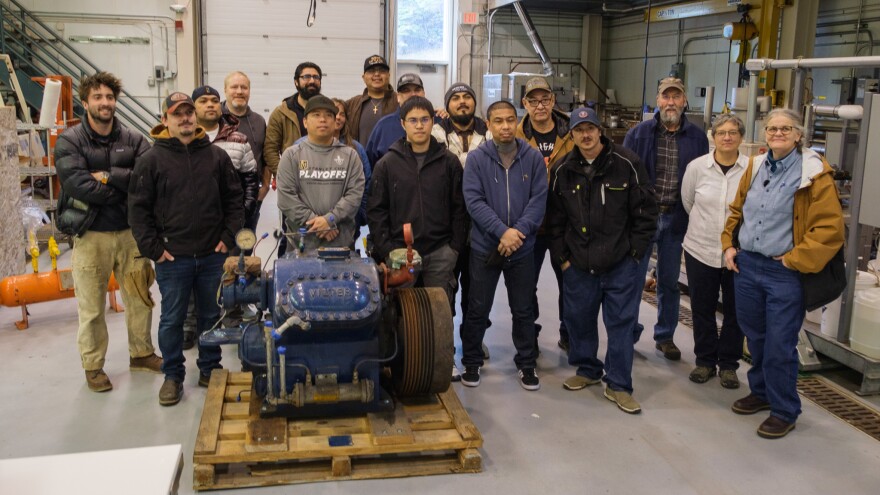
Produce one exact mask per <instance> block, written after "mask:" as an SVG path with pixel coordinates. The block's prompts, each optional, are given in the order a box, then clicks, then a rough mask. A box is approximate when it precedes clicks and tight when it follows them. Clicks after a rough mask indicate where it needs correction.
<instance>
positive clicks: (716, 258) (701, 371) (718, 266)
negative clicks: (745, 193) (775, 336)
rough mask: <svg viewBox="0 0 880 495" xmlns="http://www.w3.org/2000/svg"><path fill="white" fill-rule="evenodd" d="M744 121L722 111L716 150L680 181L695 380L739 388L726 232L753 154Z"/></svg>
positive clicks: (739, 339)
mask: <svg viewBox="0 0 880 495" xmlns="http://www.w3.org/2000/svg"><path fill="white" fill-rule="evenodd" d="M745 129H746V127H745V125H744V124H743V122H742V120H740V118H739V117H737V116H735V115H732V114H729V113H728V114H721V115H719V116H717V117H715V121H714V122H712V140H713V141H714V142H715V151H714V152H712V153H708V154H706V155H703V156H701V157H699V158H697V159H696V160H694V161H692V162H691V163H689V164H688V166H687V170H685V172H684V178H683V179H682V181H681V201H682V204H683V205H684V210H685V211H686V212H687V213H688V215H689V216H690V218H689V220H688V228H687V233H686V234H685V236H684V243H683V247H684V261H685V267H686V269H687V281H688V289H689V290H688V293H689V294H690V298H691V313H693V321H694V354H695V355H696V361H697V366H696V367H695V368H694V369H693V371H691V373H690V376H689V378H690V380H691V381H692V382H694V383H706V382H708V381H709V379H710V378H712V377H713V376H715V375H716V374H717V375H718V376H719V377H720V381H721V386H722V387H724V388H731V389H732V388H739V378H737V376H736V370H737V368H739V358H740V357H742V345H743V336H742V331H741V330H740V328H739V324H737V322H736V310H735V307H736V306H735V304H734V300H735V297H734V289H733V272H732V271H730V270H728V269H727V268H725V267H724V256H723V253H722V251H721V232H722V231H723V230H724V222H725V220H727V216H728V215H729V214H730V209H729V208H728V206H727V205H729V204H730V203H731V202H732V201H733V198H734V196H735V195H736V190H737V187H738V185H739V180H740V178H741V177H742V174H743V172H744V171H745V169H746V167H747V166H748V164H749V157H748V156H746V155H744V154H742V153H740V152H739V145H740V144H742V141H743V133H744V132H745ZM719 291H722V292H723V296H722V298H721V302H722V308H723V313H724V322H723V323H722V325H721V332H720V333H719V332H718V323H717V322H716V319H715V311H716V308H717V307H718V295H719Z"/></svg>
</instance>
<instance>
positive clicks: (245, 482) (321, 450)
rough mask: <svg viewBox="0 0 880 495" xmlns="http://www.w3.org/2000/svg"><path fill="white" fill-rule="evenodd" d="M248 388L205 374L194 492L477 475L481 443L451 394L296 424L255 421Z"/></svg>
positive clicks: (245, 378) (230, 376) (231, 377)
mask: <svg viewBox="0 0 880 495" xmlns="http://www.w3.org/2000/svg"><path fill="white" fill-rule="evenodd" d="M251 383H252V376H251V374H250V373H229V372H228V371H227V370H216V371H215V372H214V373H213V374H212V375H211V382H210V384H209V386H208V393H207V397H206V398H205V408H204V410H203V411H202V421H201V424H200V425H199V434H198V437H197V438H196V444H195V449H194V452H193V488H194V489H195V490H214V489H222V488H240V487H249V486H269V485H283V484H292V483H311V482H316V481H341V480H362V479H375V478H399V477H407V476H424V475H432V474H449V473H477V472H480V471H482V457H481V456H480V453H479V452H478V451H477V449H478V448H479V447H481V446H482V445H483V437H482V436H481V435H480V432H479V430H477V427H476V426H475V425H474V424H473V422H471V419H470V417H469V416H468V414H467V412H466V411H465V409H464V407H463V406H462V405H461V402H460V401H459V400H458V396H457V395H456V394H455V391H454V390H453V389H452V388H451V387H450V388H449V390H447V391H446V392H444V393H442V394H437V395H436V396H435V397H432V398H430V399H423V400H421V401H406V402H404V403H403V404H397V407H396V408H395V410H394V412H391V413H387V414H364V415H361V416H353V417H344V418H332V419H306V420H303V419H286V418H271V419H260V417H259V414H258V410H259V399H258V398H257V397H256V394H252V393H251ZM331 443H333V444H334V445H337V446H330V444H331Z"/></svg>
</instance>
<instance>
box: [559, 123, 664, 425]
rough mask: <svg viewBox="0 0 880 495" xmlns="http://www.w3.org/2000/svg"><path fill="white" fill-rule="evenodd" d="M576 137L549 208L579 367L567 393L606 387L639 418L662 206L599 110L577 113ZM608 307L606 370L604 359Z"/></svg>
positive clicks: (571, 356)
mask: <svg viewBox="0 0 880 495" xmlns="http://www.w3.org/2000/svg"><path fill="white" fill-rule="evenodd" d="M570 132H571V137H572V140H573V141H574V145H575V148H574V149H573V150H572V151H571V152H569V153H568V154H567V155H565V157H564V158H563V159H562V160H560V161H559V163H557V164H556V165H554V166H553V169H552V170H551V172H550V194H549V195H550V198H549V200H548V202H547V229H548V230H549V232H550V253H551V255H552V256H553V258H554V261H556V262H557V263H559V265H560V268H561V269H562V292H563V298H564V304H563V307H564V308H565V311H564V314H563V319H564V321H565V325H566V327H567V328H568V332H569V335H570V339H571V340H570V342H571V347H570V349H569V352H568V364H570V365H572V366H574V367H576V368H577V372H576V374H575V375H574V376H572V377H570V378H568V379H566V380H565V382H564V383H563V388H565V389H566V390H580V389H582V388H585V387H587V386H589V385H594V384H597V383H599V382H600V381H605V383H606V388H605V398H607V399H608V400H610V401H612V402H614V403H616V404H617V406H618V407H619V408H620V409H621V410H623V411H624V412H627V413H630V414H636V413H638V412H640V411H641V406H640V405H639V403H638V402H636V400H635V399H633V397H632V391H633V388H632V360H633V345H634V341H633V332H632V328H633V326H634V325H635V322H636V319H637V318H638V314H639V313H638V305H639V301H638V298H637V297H636V293H637V292H639V291H641V289H642V287H641V284H637V283H636V280H635V279H636V273H637V271H638V267H639V260H641V258H642V256H643V255H644V254H645V251H646V250H647V249H648V246H650V243H651V236H653V235H654V231H655V229H656V228H657V204H656V201H655V199H654V192H653V189H652V188H651V186H650V185H649V184H648V176H647V173H646V172H645V167H644V166H642V163H641V161H640V160H639V157H638V155H636V154H635V153H633V152H632V151H630V150H628V149H625V148H622V147H617V146H615V145H614V144H613V143H612V142H611V141H610V140H609V139H608V138H606V137H605V136H603V135H602V125H601V123H600V121H599V117H598V116H597V115H596V111H595V110H593V109H592V108H578V109H575V110H574V111H573V112H572V113H571V131H570ZM600 306H601V308H602V319H603V322H604V323H605V331H606V332H607V334H608V350H607V352H606V354H605V362H604V363H603V362H602V361H601V360H600V359H599V358H598V357H597V354H598V350H599V328H598V318H599V308H600ZM603 375H604V376H603Z"/></svg>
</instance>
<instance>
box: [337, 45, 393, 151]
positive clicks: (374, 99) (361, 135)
mask: <svg viewBox="0 0 880 495" xmlns="http://www.w3.org/2000/svg"><path fill="white" fill-rule="evenodd" d="M390 77H391V73H390V71H389V68H388V62H386V61H385V58H384V57H383V56H381V55H370V56H369V57H367V59H366V60H364V75H363V79H364V85H365V86H366V87H365V88H364V92H363V94H359V95H357V96H353V97H351V98H349V99H348V101H346V102H345V114H346V116H347V117H348V128H349V129H350V130H351V136H352V138H353V139H354V140H355V141H357V142H359V143H361V145H362V146H364V147H366V146H367V141H368V140H369V139H370V133H371V132H373V128H374V127H376V123H377V122H379V119H381V118H382V117H384V116H385V115H388V114H389V113H391V112H393V111H395V110H397V109H398V107H399V105H398V103H397V93H396V92H395V91H394V88H392V87H391V84H389V82H388V80H389V78H390Z"/></svg>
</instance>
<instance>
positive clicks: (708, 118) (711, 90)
mask: <svg viewBox="0 0 880 495" xmlns="http://www.w3.org/2000/svg"><path fill="white" fill-rule="evenodd" d="M714 103H715V86H706V102H705V103H704V104H703V123H704V124H706V129H709V128H711V127H712V105H713V104H714Z"/></svg>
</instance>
